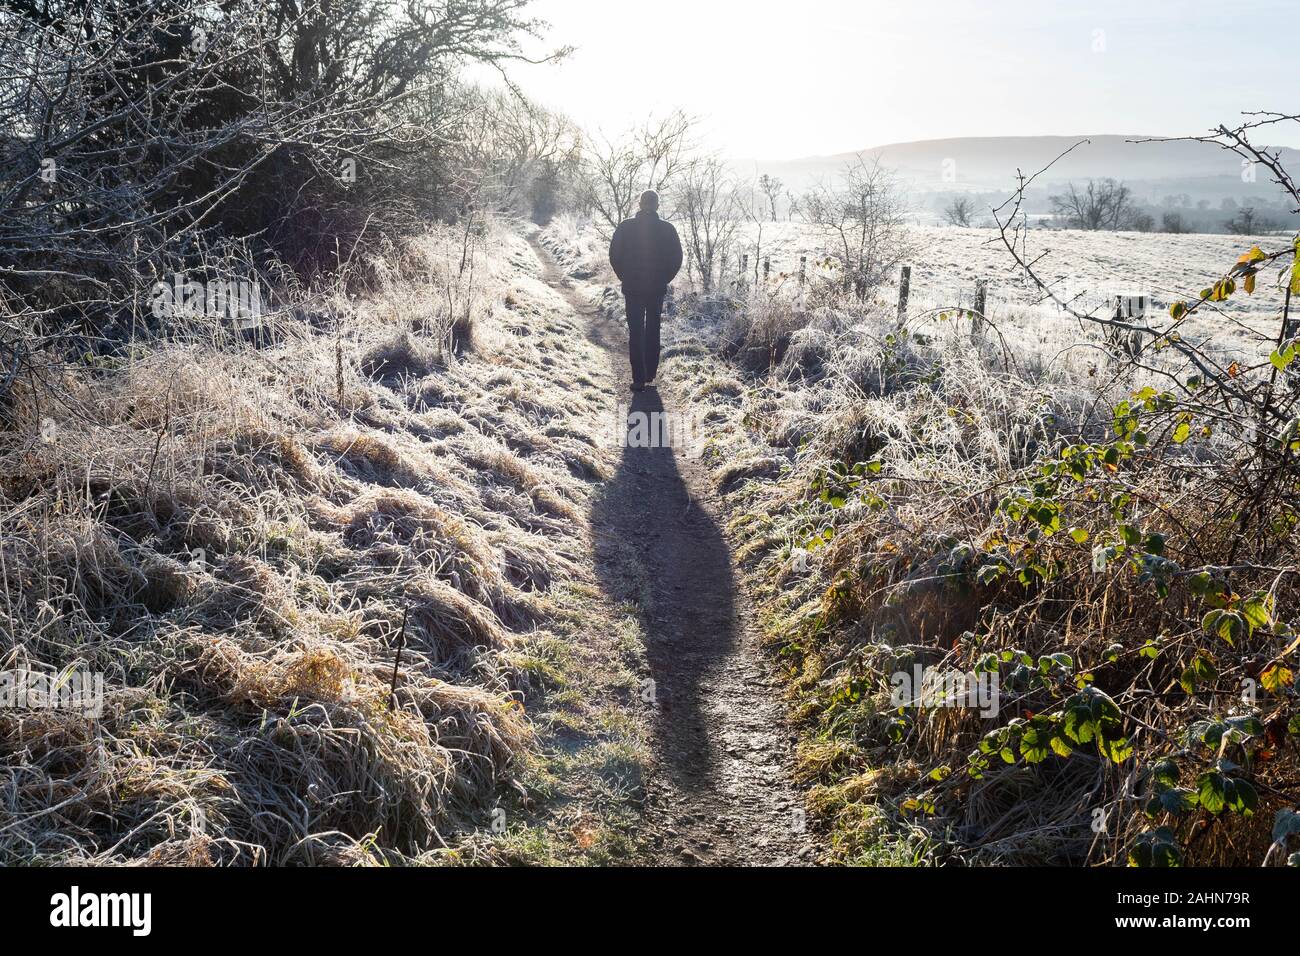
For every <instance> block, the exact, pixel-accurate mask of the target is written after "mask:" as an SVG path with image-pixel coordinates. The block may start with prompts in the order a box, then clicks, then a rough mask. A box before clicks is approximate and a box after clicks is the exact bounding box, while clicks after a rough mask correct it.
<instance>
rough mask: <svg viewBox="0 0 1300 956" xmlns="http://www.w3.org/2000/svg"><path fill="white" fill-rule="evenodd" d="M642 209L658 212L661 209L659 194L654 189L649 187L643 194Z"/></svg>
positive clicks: (643, 210)
mask: <svg viewBox="0 0 1300 956" xmlns="http://www.w3.org/2000/svg"><path fill="white" fill-rule="evenodd" d="M641 211H642V212H658V211H659V194H658V193H657V192H655V191H654V190H653V189H647V190H646V191H645V192H643V193H642V194H641Z"/></svg>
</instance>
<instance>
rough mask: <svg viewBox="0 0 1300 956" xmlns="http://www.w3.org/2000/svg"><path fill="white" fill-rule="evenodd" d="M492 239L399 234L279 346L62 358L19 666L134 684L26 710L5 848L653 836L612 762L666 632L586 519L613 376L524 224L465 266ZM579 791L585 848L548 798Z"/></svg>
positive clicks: (21, 426)
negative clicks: (634, 817) (609, 600)
mask: <svg viewBox="0 0 1300 956" xmlns="http://www.w3.org/2000/svg"><path fill="white" fill-rule="evenodd" d="M462 240H463V235H462V234H461V233H460V232H459V231H458V230H454V229H451V228H438V229H434V230H432V231H431V232H430V233H429V234H428V235H426V236H424V237H422V238H420V239H417V240H415V241H413V242H412V243H411V244H410V245H409V246H406V247H403V248H401V249H390V250H389V251H388V252H387V254H385V255H384V256H383V257H382V258H380V259H376V260H373V261H371V262H369V263H367V264H366V268H367V271H368V273H369V274H370V275H371V276H372V277H373V282H372V289H373V291H372V292H370V293H368V294H366V295H364V296H363V297H362V298H360V299H359V300H355V301H354V300H350V299H347V298H343V297H341V296H336V297H333V298H330V299H328V300H326V299H318V300H316V301H314V302H313V303H310V308H308V307H306V306H305V307H304V308H303V309H300V310H299V311H298V312H297V313H296V315H297V318H295V317H293V316H289V317H281V319H280V328H279V336H278V338H277V343H278V344H275V345H273V346H270V347H266V348H254V347H251V346H248V347H241V346H237V345H232V344H230V343H228V342H227V343H226V344H225V345H222V346H221V347H216V346H215V345H213V344H212V342H213V341H215V337H209V338H208V340H207V341H204V340H203V337H202V336H199V337H195V339H194V340H192V341H190V342H188V343H176V342H167V341H147V342H140V343H138V344H137V346H136V348H135V349H134V350H133V351H132V352H130V353H129V354H122V355H117V356H110V357H107V358H99V359H95V360H94V361H93V362H87V361H79V360H76V359H74V360H72V361H71V362H68V361H65V360H64V358H63V357H61V356H57V355H54V354H48V355H45V356H42V357H41V361H40V363H38V364H39V366H40V367H41V368H43V369H44V370H45V371H44V373H43V377H37V378H34V379H32V380H30V381H27V380H24V381H20V382H18V383H17V384H16V385H15V387H14V388H13V390H12V391H11V392H10V395H9V404H8V407H7V413H8V417H9V419H10V422H11V424H10V425H9V426H8V427H7V428H6V430H5V431H4V434H3V439H2V440H0V466H2V471H3V479H2V480H0V523H2V524H3V530H4V534H3V544H2V545H0V600H3V602H4V607H3V609H2V610H0V617H3V620H4V622H5V623H4V626H3V629H2V630H0V661H2V662H3V668H2V669H4V670H8V671H13V670H17V669H30V670H42V671H47V672H64V671H68V670H87V671H92V672H98V673H101V674H103V675H104V678H105V683H106V695H105V706H104V713H103V715H102V717H100V718H95V717H88V716H82V715H80V714H78V713H74V712H71V711H66V710H37V711H24V710H12V709H5V710H3V711H0V801H3V804H4V806H5V808H6V813H5V819H4V824H3V826H0V860H3V861H4V862H7V863H10V864H18V863H27V864H30V863H40V864H51V863H74V862H77V863H80V862H96V863H108V864H115V863H131V862H141V861H147V862H153V863H184V864H206V863H244V864H248V863H270V864H291V863H307V864H367V863H378V862H402V861H406V862H447V861H456V860H463V861H473V860H500V859H507V860H510V859H546V860H551V861H566V860H570V859H607V858H610V856H611V855H616V854H618V853H625V852H626V850H627V847H626V842H625V841H626V831H627V826H628V824H629V821H630V820H631V814H632V811H631V810H630V809H629V804H628V802H627V795H626V794H623V793H620V794H617V795H611V794H609V793H607V792H606V791H607V790H608V787H609V783H608V779H609V775H608V774H607V773H606V772H605V771H604V769H603V767H602V762H603V761H604V760H605V758H603V757H601V756H600V754H601V753H603V752H604V751H608V750H610V749H611V748H613V749H615V750H617V751H618V752H619V753H620V754H621V755H622V756H621V758H620V760H621V761H622V762H623V763H624V764H625V765H627V766H631V767H633V768H635V767H637V766H638V765H639V762H640V761H641V760H642V759H643V753H642V750H641V743H640V739H641V729H640V728H639V726H638V725H637V724H636V722H635V720H629V719H627V718H626V717H620V716H619V715H621V714H624V713H625V711H626V708H625V707H624V706H622V705H621V704H620V701H619V699H618V698H619V695H620V694H622V693H624V691H623V690H620V688H625V689H626V693H628V694H630V693H631V690H630V688H631V686H632V685H633V684H634V683H635V682H634V680H633V675H632V671H631V670H629V668H631V667H635V666H636V661H635V648H636V641H635V634H629V635H627V639H626V640H625V641H623V642H621V643H620V642H617V641H612V640H611V639H610V635H611V634H617V633H620V632H621V631H625V630H627V629H628V628H629V627H632V628H633V630H634V626H633V625H630V624H629V623H628V621H627V620H625V619H624V618H623V616H622V615H620V614H618V613H617V612H614V611H612V610H611V609H609V608H608V606H607V605H606V604H605V603H604V602H602V601H601V599H600V597H599V591H598V589H597V588H596V587H595V585H594V578H593V575H592V572H591V568H590V566H589V558H588V555H589V553H590V547H589V545H588V542H587V533H588V532H587V528H586V523H585V518H584V515H585V513H586V502H587V499H588V496H589V495H590V494H591V493H592V489H593V482H594V481H597V480H598V479H599V478H600V477H601V476H603V475H605V474H607V473H608V467H609V465H608V462H607V460H606V457H605V452H604V451H603V450H602V448H601V444H600V437H601V432H602V429H603V428H604V426H605V422H604V419H603V416H602V414H601V413H602V412H603V411H604V409H605V408H606V407H607V405H608V402H609V400H610V394H611V391H610V389H611V386H610V384H609V383H608V382H606V381H605V380H604V377H603V374H602V372H601V371H600V369H601V368H602V365H601V362H600V361H599V358H598V354H597V353H596V351H595V349H594V348H593V347H592V346H590V344H589V343H587V342H586V339H585V337H584V335H583V334H582V330H581V329H579V328H577V327H576V325H575V324H574V323H575V320H574V318H573V317H572V316H571V314H570V313H569V312H568V310H567V308H566V307H565V306H564V304H563V303H562V302H561V301H560V300H559V299H558V298H557V297H556V296H555V294H554V293H553V292H552V291H551V290H550V289H549V288H548V287H547V286H546V285H545V284H544V283H543V282H542V281H541V279H540V272H539V264H538V262H537V260H536V257H535V256H534V254H533V253H532V251H531V249H530V248H529V247H528V245H527V243H526V242H525V241H524V240H523V239H522V238H521V237H520V236H519V235H518V234H517V233H515V232H513V231H511V230H508V229H505V228H502V227H498V226H493V227H492V228H491V229H490V230H489V232H488V233H487V234H486V235H485V236H483V237H481V238H480V240H478V241H476V243H475V248H474V249H473V250H472V254H471V256H470V258H469V261H468V265H467V268H466V269H462V268H461V252H462V248H463V247H462V244H461V243H462ZM584 382H585V383H586V384H582V383H584ZM403 624H405V633H404V637H403ZM403 640H404V643H405V650H404V651H403V653H402V656H401V661H400V664H399V666H398V668H397V679H396V687H397V690H396V696H395V698H394V699H393V700H392V703H391V706H390V697H389V690H390V682H391V681H392V679H393V671H394V663H395V655H396V651H397V647H398V645H399V643H400V642H402V641H403ZM559 734H563V735H565V737H566V739H567V741H568V742H567V743H566V744H565V746H563V747H559V746H557V745H556V743H555V739H556V736H557V735H559ZM632 776H633V777H634V778H635V774H633V775H632ZM633 785H635V780H633ZM561 793H562V794H563V795H564V797H565V799H566V800H567V801H571V802H570V804H569V809H568V810H566V813H567V814H568V815H569V816H570V817H574V814H575V813H576V814H577V815H578V817H575V819H576V818H579V817H580V821H581V823H582V827H581V834H580V835H578V828H577V827H576V826H575V825H574V823H573V819H570V820H568V821H567V822H566V823H564V824H563V825H562V826H560V825H558V824H557V823H556V821H555V820H554V819H552V818H549V817H548V816H547V814H546V812H545V807H546V806H547V801H546V799H545V798H546V797H547V796H548V795H556V794H561ZM615 797H617V799H616V798H615ZM539 798H541V799H540V800H539ZM575 808H576V809H575ZM498 809H500V810H501V811H503V812H504V813H505V816H504V817H502V818H501V819H502V821H503V822H504V823H505V824H506V831H505V834H504V835H500V836H498V835H496V834H495V833H494V832H493V831H492V825H493V823H494V819H495V818H494V816H493V812H494V811H496V810H498Z"/></svg>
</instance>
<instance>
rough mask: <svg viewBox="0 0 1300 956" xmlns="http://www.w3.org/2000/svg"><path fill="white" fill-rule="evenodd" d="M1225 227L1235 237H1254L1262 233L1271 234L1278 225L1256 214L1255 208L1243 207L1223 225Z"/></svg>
mask: <svg viewBox="0 0 1300 956" xmlns="http://www.w3.org/2000/svg"><path fill="white" fill-rule="evenodd" d="M1223 227H1224V228H1225V229H1227V230H1228V232H1230V233H1232V234H1233V235H1235V236H1253V235H1257V234H1259V233H1261V232H1271V231H1272V230H1274V229H1276V228H1277V225H1276V224H1275V223H1274V222H1273V221H1272V220H1271V219H1267V218H1265V217H1263V216H1260V215H1259V214H1258V213H1257V212H1255V207H1254V206H1242V207H1241V209H1239V210H1238V211H1237V214H1236V215H1235V216H1233V217H1232V218H1231V219H1229V220H1228V221H1227V222H1225V223H1224V224H1223Z"/></svg>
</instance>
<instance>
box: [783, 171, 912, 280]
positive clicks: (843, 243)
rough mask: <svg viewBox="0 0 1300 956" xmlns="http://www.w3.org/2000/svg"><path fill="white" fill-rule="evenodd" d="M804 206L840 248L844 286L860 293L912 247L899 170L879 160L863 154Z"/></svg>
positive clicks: (812, 221) (810, 194)
mask: <svg viewBox="0 0 1300 956" xmlns="http://www.w3.org/2000/svg"><path fill="white" fill-rule="evenodd" d="M800 205H801V208H802V211H803V216H804V218H805V220H807V221H808V222H809V223H810V224H812V225H813V226H816V227H817V228H818V229H819V231H821V232H822V234H823V235H824V236H825V238H826V239H828V240H829V241H830V242H831V244H832V245H833V246H834V247H835V250H836V251H835V252H834V253H833V255H835V257H836V258H837V259H839V262H840V267H841V269H842V270H843V287H844V290H845V291H846V292H848V291H852V292H853V293H854V294H855V295H856V296H857V297H858V298H862V297H863V296H865V295H866V292H867V290H868V289H870V288H871V287H873V286H875V285H878V284H879V283H880V282H881V281H882V280H883V279H884V278H885V277H886V276H887V275H888V274H889V273H891V272H893V270H894V269H895V268H896V267H897V266H898V264H899V263H900V262H901V261H902V260H903V258H905V257H906V256H907V254H908V252H909V251H910V243H909V238H908V234H907V229H906V213H907V205H906V203H905V202H904V200H903V197H902V194H901V193H900V191H899V189H898V185H897V183H896V181H895V179H894V177H893V174H892V173H891V172H890V171H889V170H887V169H886V168H885V167H883V166H881V165H880V161H879V160H873V161H872V162H870V163H868V162H867V161H866V160H865V159H863V157H862V156H858V157H857V160H856V161H855V162H853V163H850V164H849V165H848V166H847V167H845V169H844V172H843V173H842V174H841V176H840V178H839V180H838V182H837V183H835V184H833V185H827V184H825V183H823V184H822V185H820V186H818V187H816V188H815V189H813V190H811V191H810V192H808V193H807V194H806V195H805V196H804V198H803V200H802V201H801V203H800Z"/></svg>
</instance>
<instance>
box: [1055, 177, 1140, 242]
mask: <svg viewBox="0 0 1300 956" xmlns="http://www.w3.org/2000/svg"><path fill="white" fill-rule="evenodd" d="M1050 201H1051V203H1052V211H1053V213H1055V215H1056V218H1057V219H1060V220H1061V221H1063V222H1065V223H1066V225H1067V226H1069V227H1070V228H1072V229H1091V230H1097V229H1111V230H1115V229H1124V228H1127V227H1128V226H1129V225H1130V223H1131V221H1132V218H1133V215H1134V212H1135V210H1134V209H1133V193H1132V191H1131V190H1130V189H1129V188H1128V186H1126V185H1124V184H1123V183H1121V182H1118V181H1116V180H1114V179H1099V180H1098V179H1090V180H1088V185H1087V187H1086V188H1084V189H1083V190H1082V191H1081V190H1079V188H1078V187H1076V186H1075V185H1074V183H1070V184H1068V185H1067V187H1066V190H1065V192H1064V193H1061V194H1059V195H1053V196H1051V197H1050Z"/></svg>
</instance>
